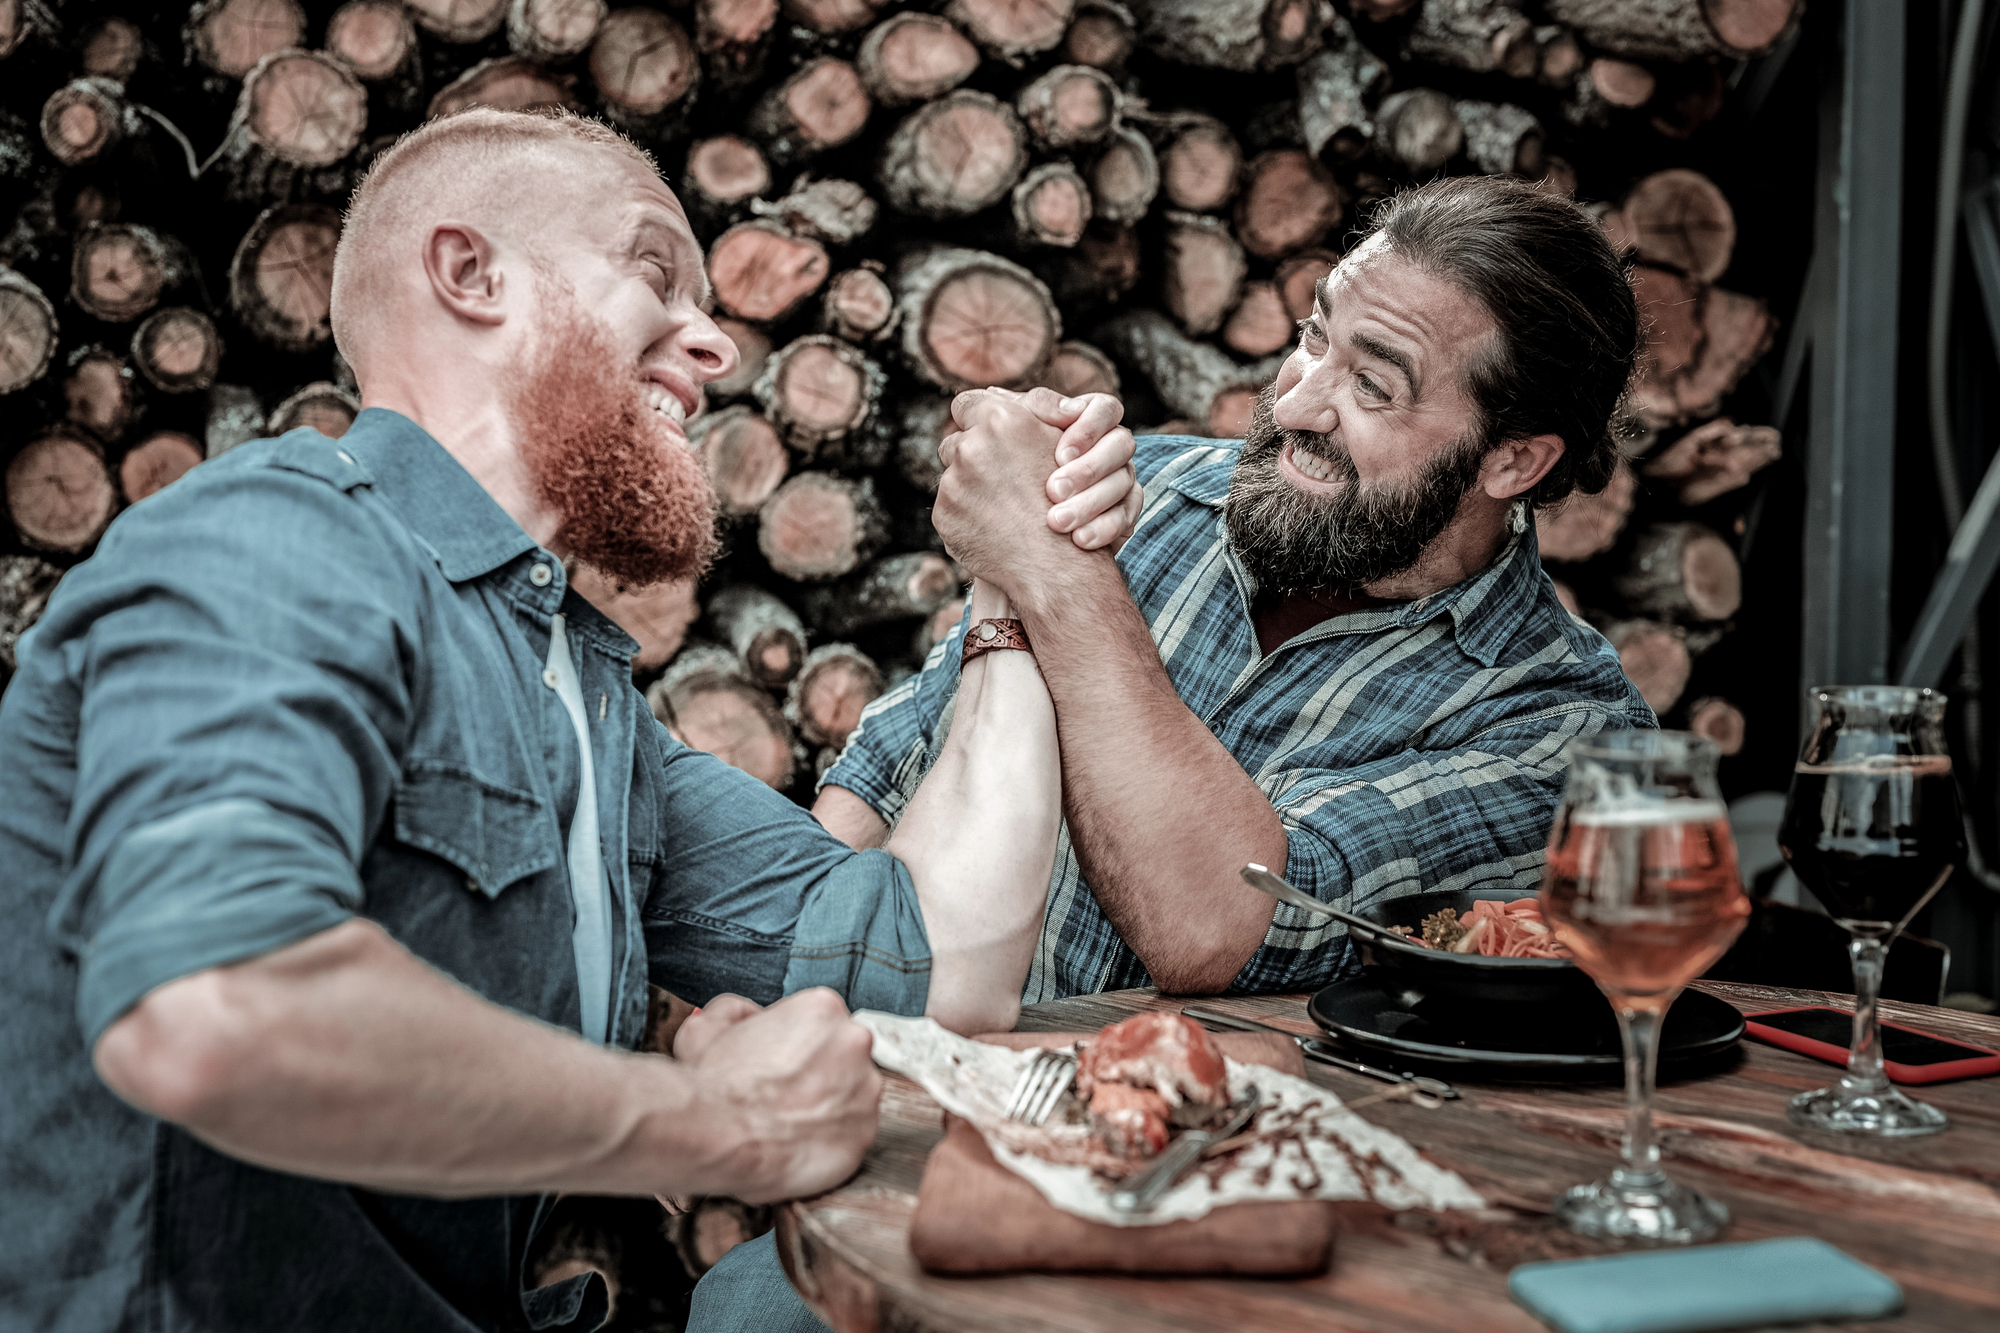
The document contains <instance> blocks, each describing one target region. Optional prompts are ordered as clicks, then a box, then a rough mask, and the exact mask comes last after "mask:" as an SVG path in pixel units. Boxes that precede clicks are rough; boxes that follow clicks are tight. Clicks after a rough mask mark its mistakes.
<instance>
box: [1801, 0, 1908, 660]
mask: <svg viewBox="0 0 2000 1333" xmlns="http://www.w3.org/2000/svg"><path fill="white" fill-rule="evenodd" d="M1841 48H1842V49H1841V80H1840V86H1839V87H1838V88H1837V89H1830V90H1829V100H1828V104H1827V105H1826V106H1825V107H1824V113H1823V114H1822V116H1821V135H1822V144H1821V159H1820V160H1821V172H1820V179H1821V191H1822V198H1821V200H1820V206H1821V223H1820V226H1819V227H1818V229H1817V230H1818V236H1817V238H1816V243H1817V244H1818V245H1819V246H1830V249H1831V254H1830V256H1828V251H1827V250H1826V249H1821V250H1819V251H1818V255H1817V256H1816V258H1817V257H1820V256H1826V257H1830V258H1831V259H1832V261H1833V264H1834V276H1833V294H1834V299H1833V303H1832V308H1831V310H1830V312H1829V318H1828V320H1827V326H1826V327H1823V328H1821V329H1820V330H1819V332H1818V335H1817V336H1815V337H1814V339H1813V358H1812V359H1813V399H1812V401H1813V412H1812V427H1811V432H1810V436H1809V438H1808V440H1807V455H1806V476H1807V494H1806V535H1805V626H1804V642H1803V653H1802V668H1803V669H1802V673H1801V674H1802V677H1803V678H1802V680H1801V681H1800V684H1801V686H1803V687H1811V686H1813V685H1820V684H1843V685H1870V684H1879V683H1882V682H1885V681H1887V680H1888V678H1889V562H1890V550H1891V540H1892V537H1893V532H1892V527H1893V523H1892V510H1893V504H1892V501H1893V498H1894V480H1895V466H1894V464H1895V448H1896V316H1897V309H1896V269H1897V265H1898V262H1899V258H1900V255H1901V242H1902V225H1901V224H1902V218H1901V209H1902V194H1903V188H1902V187H1903V162H1902V138H1903V7H1902V6H1901V5H1899V4H1880V3H1872V2H1871V0H1849V2H1848V4H1847V5H1846V6H1845V12H1844V14H1843V15H1842V19H1841ZM1829 131H1832V135H1833V141H1832V142H1831V143H1828V142H1826V136H1827V134H1828V132H1829Z"/></svg>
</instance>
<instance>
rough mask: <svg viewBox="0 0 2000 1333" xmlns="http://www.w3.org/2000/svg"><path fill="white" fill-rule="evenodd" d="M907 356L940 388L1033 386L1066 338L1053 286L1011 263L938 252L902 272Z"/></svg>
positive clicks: (915, 258)
mask: <svg viewBox="0 0 2000 1333" xmlns="http://www.w3.org/2000/svg"><path fill="white" fill-rule="evenodd" d="M895 286H896V293H897V307H898V310H899V311H900V319H901V322H902V347H903V355H904V357H905V359H906V360H907V361H908V362H909V365H910V368H911V369H912V370H913V371H915V372H916V373H917V375H918V376H919V377H921V378H923V379H925V380H928V381H929V382H930V383H932V384H935V385H937V386H938V387H939V388H941V389H945V390H948V391H950V392H953V393H956V392H958V391H959V390H961V389H983V388H986V387H988V386H991V385H999V386H1001V387H1002V388H1011V389H1019V388H1030V387H1032V386H1033V385H1034V383H1035V381H1036V379H1037V378H1039V376H1040V375H1041V373H1042V371H1043V369H1044V368H1045V367H1046V366H1047V365H1048V361H1049V358H1050V357H1051V356H1052V355H1054V353H1055V346H1056V343H1057V342H1059V341H1060V340H1061V338H1062V317H1061V316H1060V315H1058V314H1057V313H1056V306H1055V301H1054V299H1053V298H1052V297H1050V295H1049V290H1048V288H1046V287H1044V286H1043V285H1042V284H1041V282H1040V281H1039V280H1038V279H1037V278H1036V277H1035V276H1034V275H1033V274H1032V273H1029V272H1028V271H1027V270H1026V269H1024V268H1022V267H1021V266H1020V265H1019V264H1016V263H1014V262H1013V261H1012V260H1008V259H1002V258H1001V257H1000V256H999V255H995V254H988V253H987V252H985V251H982V250H958V249H951V248H948V247H936V248H932V249H928V250H919V251H916V252H914V253H912V254H911V255H910V257H909V258H907V259H905V260H904V262H903V264H902V266H901V267H900V268H899V269H898V270H897V273H896V283H895Z"/></svg>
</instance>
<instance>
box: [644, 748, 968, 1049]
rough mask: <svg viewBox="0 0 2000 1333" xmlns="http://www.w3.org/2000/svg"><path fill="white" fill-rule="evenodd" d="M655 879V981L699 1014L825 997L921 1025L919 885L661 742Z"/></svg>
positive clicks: (697, 756) (649, 908)
mask: <svg viewBox="0 0 2000 1333" xmlns="http://www.w3.org/2000/svg"><path fill="white" fill-rule="evenodd" d="M660 741H661V745H662V751H663V755H662V763H663V765H664V769H665V789H664V802H663V806H662V810H661V814H660V818H661V826H660V830H659V832H660V839H661V851H662V863H663V864H662V866H661V870H660V873H659V874H658V875H657V876H656V877H655V880H654V884H653V890H652V892H651V893H650V894H649V895H648V897H647V900H646V903H645V906H644V909H643V925H644V928H645V935H646V948H647V954H648V958H649V961H650V964H651V974H652V980H653V981H654V983H655V984H657V985H660V986H663V987H665V988H666V989H667V990H670V991H672V992H673V993H674V994H676V995H679V996H681V997H683V998H684V999H689V1000H693V1001H695V1002H696V1003H700V1004H706V1003H707V1002H708V1000H709V999H710V998H711V997H713V996H715V995H716V994H719V993H721V992H723V991H732V992H735V993H736V994H739V995H744V996H747V997H749V998H750V999H753V1000H756V1001H757V1002H758V1003H760V1004H768V1003H770V1002H771V1001H772V1000H775V999H777V998H779V997H780V996H782V995H789V994H791V993H792V992H794V991H798V990H803V989H805V988H807V987H810V986H830V987H832V988H833V989H834V990H837V991H839V992H840V994H841V995H842V997H843V998H845V999H846V1001H847V1003H848V1006H849V1007H850V1008H856V1009H859V1008H867V1009H882V1010H886V1011H888V1012H890V1013H898V1014H921V1013H923V1011H924V1006H925V1004H926V1003H927V1002H928V1001H929V998H930V973H931V958H930V943H929V939H928V937H927V936H926V934H925V932H924V925H923V913H922V909H921V908H920V907H919V906H918V903H917V892H916V886H915V885H914V884H913V883H912V882H911V880H910V873H909V871H908V870H907V869H906V868H904V866H903V863H902V862H900V861H898V860H897V859H896V858H895V857H893V856H891V855H890V854H889V853H887V852H883V851H866V852H857V851H855V850H853V849H852V848H850V847H848V846H847V844H845V843H843V842H841V841H840V840H839V839H838V838H836V837H834V836H833V835H832V834H830V833H828V832H827V831H826V830H825V829H824V828H823V827H821V825H820V823H819V821H818V820H816V819H814V818H813V817H812V816H811V815H810V814H808V813H807V812H806V811H805V810H803V809H801V808H800V807H798V806H797V805H794V804H793V803H792V802H791V801H789V800H787V799H786V798H785V797H783V796H781V795H779V794H778V793H777V792H775V791H772V790H771V789H770V788H769V787H767V786H765V785H764V784H763V783H761V782H759V781H757V780H756V779H755V778H753V777H751V776H750V775H749V774H747V773H744V772H742V771H740V770H738V769H735V768H731V767H730V766H729V765H727V764H725V763H723V762H722V761H721V760H719V759H717V758H716V757H715V756H713V755H710V754H704V753H702V752H701V751H699V750H692V749H689V748H688V747H687V746H684V745H682V744H681V743H680V742H678V741H676V740H673V739H672V738H671V737H668V736H666V735H665V733H664V731H663V732H662V733H661V736H660Z"/></svg>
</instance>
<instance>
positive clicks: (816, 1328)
mask: <svg viewBox="0 0 2000 1333" xmlns="http://www.w3.org/2000/svg"><path fill="white" fill-rule="evenodd" d="M687 1333H831V1330H829V1329H828V1328H827V1326H826V1325H825V1324H822V1323H821V1322H820V1321H819V1320H818V1318H816V1317H815V1316H814V1315H813V1312H812V1311H811V1310H809V1309H807V1308H806V1303H805V1302H804V1301H802V1300H800V1299H799V1294H798V1292H796V1291H794V1290H792V1284H791V1283H790V1282H789V1281H787V1280H786V1278H785V1270H784V1268H783V1267H782V1266H781V1265H780V1264H779V1263H778V1235H777V1233H776V1232H774V1231H767V1232H765V1233H764V1234H763V1235H761V1236H759V1237H757V1239H755V1240H746V1241H744V1242H743V1243H742V1244H741V1245H738V1246H737V1247H736V1248H735V1249H733V1250H731V1251H730V1252H729V1253H727V1254H725V1255H723V1256H722V1259H721V1260H720V1262H718V1263H717V1264H716V1265H715V1267H713V1268H711V1269H709V1270H708V1272H706V1273H704V1274H703V1275H702V1279H701V1281H700V1282H698V1283H696V1284H695V1289H694V1301H693V1303H692V1304H691V1305H690V1306H689V1308H688V1322H687Z"/></svg>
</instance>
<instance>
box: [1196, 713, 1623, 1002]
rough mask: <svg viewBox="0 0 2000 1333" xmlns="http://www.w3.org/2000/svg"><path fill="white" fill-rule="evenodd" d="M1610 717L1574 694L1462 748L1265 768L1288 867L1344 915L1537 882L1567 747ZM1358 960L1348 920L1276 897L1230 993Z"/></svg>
mask: <svg viewBox="0 0 2000 1333" xmlns="http://www.w3.org/2000/svg"><path fill="white" fill-rule="evenodd" d="M1611 722H1612V718H1611V715H1610V714H1609V713H1608V712H1607V711H1606V710H1604V709H1603V708H1600V707H1596V706H1591V705H1583V704H1579V705H1576V706H1573V707H1568V708H1563V709H1553V710H1550V711H1548V712H1547V713H1545V714H1542V715H1538V716H1536V717H1535V718H1533V719H1527V720H1522V721H1518V722H1513V723H1509V724H1508V725H1506V726H1504V727H1498V728H1494V729H1492V730H1489V731H1485V732H1482V733H1480V734H1479V735H1478V736H1476V737H1474V738H1472V739H1471V740H1470V741H1468V742H1467V743H1466V744H1465V745H1463V746H1460V747H1458V748H1454V749H1448V750H1408V751H1404V752H1403V753H1401V754H1396V755H1391V756H1388V757H1385V758H1383V759H1381V760H1378V761H1376V762H1374V763H1371V764H1366V765H1361V766H1358V767H1355V768H1351V769H1346V770H1342V771H1338V772H1332V771H1328V770H1324V769H1317V770H1313V769H1308V770H1292V771H1288V772H1281V773H1275V774H1271V775H1267V776H1265V777H1264V778H1262V779H1260V785H1262V786H1263V787H1264V789H1265V791H1266V792H1267V793H1269V794H1270V796H1271V804H1272V805H1273V807H1274V808H1275V809H1276V810H1277V811H1278V814H1279V816H1280V817H1281V819H1282V820H1283V821H1284V826H1285V835H1286V842H1287V845H1288V851H1287V857H1286V866H1285V877H1286V878H1287V879H1289V880H1290V881H1291V882H1292V883H1293V884H1295V885H1297V886H1298V887H1299V888H1301V889H1303V890H1304V891H1305V892H1307V893H1309V894H1311V895H1312V896H1313V897H1315V898H1318V899H1319V900H1320V901H1321V902H1325V903H1330V904H1332V905H1334V906H1336V907H1341V908H1345V909H1347V910H1349V911H1356V910H1360V909H1362V908H1366V907H1370V906H1373V905H1375V904H1378V903H1381V902H1383V901H1386V900H1389V899H1393V898H1401V897H1405V896H1407V895H1409V894H1413V893H1421V892H1425V891H1428V890H1432V889H1508V888H1511V889H1517V890H1521V891H1523V892H1527V891H1531V890H1533V889H1534V888H1535V886H1536V885H1538V884H1539V883H1540V882H1541V875H1542V865H1543V861H1544V856H1545V852H1546V846H1547V842H1548V834H1549V824H1550V821H1551V820H1552V819H1553V818H1554V815H1555V808H1556V803H1557V802H1558V801H1559V800H1560V799H1561V797H1562V788H1563V782H1564V780H1565V779H1564V774H1565V769H1564V764H1563V751H1564V747H1565V746H1567V744H1568V743H1569V741H1570V740H1571V739H1572V738H1574V737H1576V736H1583V735H1591V734H1594V733H1595V732H1597V731H1600V730H1602V729H1604V727H1605V726H1606V725H1607V724H1610V723H1611ZM1409 924H1411V925H1414V924H1415V922H1411V923H1409ZM1358 965H1359V962H1358V959H1357V958H1356V956H1355V953H1354V949H1353V946H1352V944H1351V943H1350V942H1349V941H1348V938H1347V930H1346V928H1345V927H1344V926H1341V925H1339V924H1338V923H1336V922H1333V921H1329V920H1328V919H1327V918H1325V917H1322V916H1318V915H1315V914H1311V913H1307V912H1305V911H1303V910H1301V909H1299V908H1296V907H1292V906H1289V905H1287V904H1283V903H1280V904H1279V905H1278V906H1277V908H1276V910H1275V911H1274V912H1273V913H1272V915H1271V926H1270V929H1269V931H1268V932H1266V934H1265V936H1264V942H1263V944H1261V945H1260V946H1258V949H1257V952H1256V953H1254V954H1252V955H1251V957H1250V961H1249V962H1247V963H1246V964H1244V966H1243V969H1242V971H1241V972H1239V973H1238V974H1237V977H1236V980H1235V982H1234V983H1233V984H1232V986H1231V989H1232V990H1235V991H1239V992H1245V993H1257V994H1268V993H1274V992H1283V991H1297V990H1310V989H1313V988H1315V987H1319V986H1323V985H1326V984H1328V983H1330V982H1333V981H1336V980H1338V979H1339V978H1341V977H1342V976H1345V975H1347V974H1349V973H1351V972H1352V971H1353V970H1354V969H1355V967H1357V966H1358Z"/></svg>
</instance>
